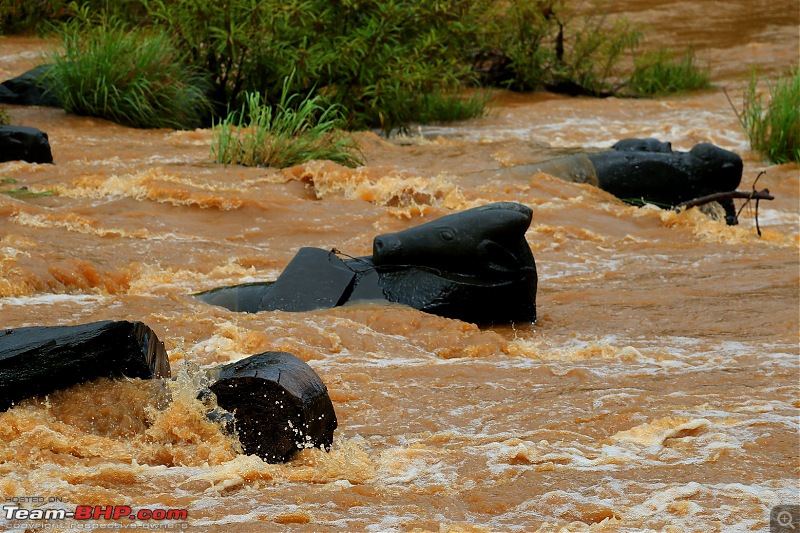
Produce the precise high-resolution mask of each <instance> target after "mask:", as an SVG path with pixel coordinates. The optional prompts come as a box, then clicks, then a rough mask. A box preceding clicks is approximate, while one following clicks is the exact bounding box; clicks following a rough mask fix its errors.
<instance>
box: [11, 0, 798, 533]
mask: <svg viewBox="0 0 800 533" xmlns="http://www.w3.org/2000/svg"><path fill="white" fill-rule="evenodd" d="M613 9H614V12H615V13H616V14H620V13H621V14H625V15H627V16H629V17H630V18H632V19H633V20H635V21H638V22H646V23H647V24H648V26H649V33H648V35H650V36H651V38H652V40H653V41H652V43H653V44H652V45H653V46H654V45H664V44H666V45H669V46H672V47H673V48H680V47H681V46H684V45H686V44H687V43H694V44H695V48H696V51H697V54H698V56H699V58H701V60H703V61H706V62H707V63H708V64H709V65H710V66H711V67H712V76H713V82H714V88H713V89H711V90H708V91H702V92H698V93H692V94H687V95H680V96H670V97H663V98H658V99H646V100H627V99H619V98H607V99H592V98H582V97H579V98H571V97H566V96H558V95H553V94H546V93H535V94H514V93H504V92H498V93H497V94H496V96H495V98H494V105H493V108H492V110H491V112H490V114H489V116H488V117H486V118H483V119H476V120H470V121H466V122H461V123H455V124H446V125H437V126H424V127H420V128H416V127H415V128H414V129H413V130H412V131H411V132H410V134H409V135H408V136H404V137H396V138H391V139H386V138H382V137H379V136H378V135H376V134H374V133H371V132H361V133H358V134H356V136H357V139H358V141H359V143H360V144H361V146H362V149H363V150H364V155H365V159H366V163H365V165H364V166H363V167H359V168H357V169H348V168H344V167H341V166H338V165H336V164H333V163H330V162H324V161H312V162H309V163H306V164H303V165H299V166H296V167H292V168H289V169H285V170H274V169H265V168H243V167H235V166H228V167H225V166H222V165H219V164H215V163H213V162H212V160H211V156H210V144H211V132H210V131H209V130H196V131H171V130H137V129H130V128H125V127H122V126H119V125H116V124H113V123H110V122H107V121H104V120H100V119H95V118H87V117H76V116H69V115H66V114H65V113H64V112H63V111H61V110H58V109H51V108H36V107H16V106H7V111H8V112H9V114H10V115H11V117H12V120H13V122H14V123H15V124H18V125H27V126H34V127H37V128H40V129H42V130H44V131H46V132H47V133H48V134H49V137H50V140H51V144H52V148H53V153H54V158H55V162H56V164H55V165H34V164H28V163H23V162H9V163H2V164H0V177H4V178H12V179H14V180H17V183H16V184H15V185H14V186H15V187H20V186H26V187H28V188H29V190H30V191H34V192H36V191H38V192H41V191H52V194H50V195H47V196H34V197H12V196H9V195H5V194H0V325H2V327H4V328H12V327H22V326H33V325H66V324H79V323H86V322H91V321H95V320H105V319H112V320H141V321H143V322H145V323H146V324H148V325H149V326H150V327H152V328H153V329H154V331H155V332H156V333H157V335H158V336H159V338H160V339H161V340H163V341H164V343H165V345H166V348H167V350H168V353H169V358H170V363H171V365H172V369H173V375H175V376H177V379H176V380H175V381H174V382H172V383H171V384H170V388H171V394H172V398H173V401H172V402H171V403H170V404H169V405H168V406H166V407H163V406H161V405H160V404H159V402H158V397H159V394H158V393H157V391H156V390H155V388H154V384H152V383H149V382H143V381H138V380H120V381H111V380H107V379H102V380H98V381H94V382H91V383H86V384H82V385H78V386H74V387H72V388H69V389H67V390H62V391H58V392H56V393H53V394H50V395H49V396H47V397H46V398H37V399H30V400H26V401H24V402H22V403H21V404H20V405H17V406H15V407H13V408H12V409H10V410H8V411H6V412H4V413H0V500H2V501H3V502H4V503H5V504H10V503H13V502H17V503H19V504H20V505H22V506H23V507H26V508H37V507H39V508H46V509H61V508H63V509H68V510H74V509H75V507H76V506H77V505H103V506H107V505H129V506H131V507H132V508H134V509H141V508H149V509H155V508H169V509H186V510H187V511H188V519H187V520H186V522H170V523H167V522H165V521H162V522H153V521H151V522H149V523H141V524H140V523H138V522H137V523H131V524H127V523H120V522H119V521H116V522H114V521H100V522H98V523H94V524H93V525H94V526H96V527H108V528H115V529H119V527H121V526H129V527H130V526H135V525H145V526H153V527H156V526H157V527H159V528H161V529H167V528H173V529H175V528H180V527H184V526H186V527H188V530H190V531H209V532H210V531H223V530H224V531H285V530H289V531H441V532H451V533H454V532H477V531H537V530H539V531H630V532H633V531H664V532H670V533H672V532H682V531H698V532H700V531H702V532H708V531H725V532H734V531H766V530H768V529H769V516H770V510H771V509H772V508H773V507H774V506H776V505H780V504H800V492H799V490H800V489H799V488H798V474H799V472H798V469H799V468H800V462H799V461H798V459H799V457H800V454H798V451H799V450H800V446H799V444H800V443H799V442H798V413H799V412H800V411H799V410H800V395H799V394H798V392H799V391H798V377H799V374H798V357H799V356H800V351H799V349H798V333H799V328H798V322H799V318H798V303H799V302H800V300H799V294H798V276H799V272H800V271H799V269H798V267H799V261H798V247H799V246H800V205H799V202H800V195H799V188H800V171H798V166H797V165H796V164H793V163H792V164H786V165H780V166H776V165H770V164H769V163H766V162H764V161H762V160H761V158H760V156H759V155H758V154H757V153H754V152H752V151H751V150H750V147H749V143H748V141H747V138H746V137H745V135H744V133H743V131H742V130H741V128H740V126H739V124H738V121H737V118H736V115H735V113H734V112H733V110H732V109H731V105H730V103H729V102H728V99H727V97H726V91H727V94H728V96H730V98H731V100H732V102H733V103H734V105H736V106H739V107H740V106H741V94H742V90H743V88H744V87H745V86H746V84H747V82H748V80H749V76H750V72H751V69H752V68H753V67H754V66H757V67H758V69H759V72H761V73H762V75H763V76H765V79H766V80H772V79H774V78H775V77H776V76H777V75H778V74H781V73H784V72H786V71H787V70H788V68H789V67H790V66H792V65H794V66H796V65H797V63H798V59H799V57H798V56H799V53H800V52H799V50H800V48H799V47H800V38H799V35H798V33H799V32H800V21H798V15H800V5H798V2H797V0H781V1H770V2H766V1H749V0H747V1H746V0H742V1H738V2H713V1H703V0H696V1H692V2H681V1H669V0H664V1H653V0H650V1H648V2H642V1H641V0H628V1H620V2H615V3H614V5H613ZM48 46H49V44H48V43H47V42H46V41H44V40H41V39H34V38H20V37H0V78H2V79H8V78H10V77H13V76H17V75H19V74H21V73H22V72H24V71H26V70H27V69H29V68H31V67H32V66H34V65H35V64H36V63H37V62H38V61H39V54H40V53H41V52H43V51H45V50H46V49H48ZM762 85H763V87H762V90H764V91H766V90H767V84H766V83H763V84H762ZM648 136H652V137H657V138H659V139H661V140H665V141H671V142H672V143H673V147H674V149H679V150H688V149H690V148H691V147H692V146H694V145H695V144H697V143H698V142H712V143H714V144H716V145H718V146H721V147H723V148H726V149H728V150H732V151H735V152H737V153H739V154H740V155H741V156H742V159H743V160H744V175H743V179H742V184H741V186H740V187H739V189H740V190H749V189H751V188H752V186H753V184H754V181H755V180H756V178H757V176H759V175H760V174H762V173H763V175H761V177H760V178H759V180H758V183H757V184H756V187H757V188H759V189H760V188H768V189H769V190H770V192H771V193H772V194H773V195H774V196H775V200H774V201H762V202H761V204H760V208H759V211H758V222H759V226H760V228H761V231H762V236H761V237H759V236H758V235H757V233H756V228H755V211H754V209H752V208H751V207H748V208H745V209H744V210H743V211H742V214H741V217H740V224H739V225H738V226H726V225H724V223H720V222H717V221H714V220H712V219H711V218H709V217H707V216H706V215H704V214H702V213H700V212H699V211H698V210H695V209H690V210H687V211H684V212H682V213H675V212H669V211H662V210H659V209H657V208H641V209H640V208H636V207H631V206H628V205H626V204H624V203H622V202H620V201H618V200H616V199H615V198H613V197H612V196H610V195H608V194H606V193H604V192H602V191H600V190H598V189H596V188H593V187H591V186H589V185H581V184H574V183H567V182H564V181H561V180H559V179H557V178H554V177H551V176H547V175H544V174H539V175H537V176H535V177H532V178H531V179H527V180H522V179H520V178H519V177H511V176H509V175H508V174H507V173H504V172H503V170H504V169H506V168H508V167H511V166H515V165H522V164H528V163H533V162H537V161H542V160H545V159H548V158H551V157H556V156H559V155H562V154H564V153H568V152H576V151H581V150H597V149H604V148H608V147H610V146H611V144H613V143H614V142H615V141H616V140H618V139H621V138H625V137H648ZM503 200H508V201H516V202H520V203H524V204H526V205H528V206H530V207H531V208H532V209H533V222H532V225H531V228H530V230H529V231H528V233H527V235H526V237H527V240H528V242H529V244H530V246H531V249H532V250H533V253H534V256H535V258H536V264H537V269H538V273H539V290H538V297H537V308H538V315H539V316H538V319H537V321H536V322H535V323H534V324H513V325H509V326H502V327H492V328H483V329H481V328H478V327H477V326H475V325H473V324H469V323H465V322H461V321H458V320H450V319H445V318H441V317H437V316H433V315H428V314H424V313H421V312H419V311H415V310H412V309H409V308H405V307H402V306H395V305H384V306H381V305H373V304H370V305H366V304H361V305H352V306H345V307H339V308H335V309H330V310H324V311H316V312H308V313H287V312H278V311H275V312H262V313H258V314H240V313H234V312H230V311H227V310H225V309H223V308H218V307H212V306H209V305H206V304H203V303H201V302H199V301H197V300H195V299H194V298H192V297H191V296H190V295H191V294H192V293H195V292H198V291H202V290H206V289H210V288H213V287H217V286H222V285H231V284H236V283H244V282H250V281H269V280H274V279H275V278H276V277H277V275H278V274H279V273H280V272H281V270H282V269H283V267H284V266H285V265H286V264H287V263H288V261H289V260H290V259H291V258H292V257H293V256H294V254H295V253H296V252H297V250H298V249H299V248H300V247H302V246H316V247H320V248H327V249H330V248H333V247H335V248H337V249H338V250H341V251H342V252H344V253H346V254H349V255H352V256H360V255H368V254H370V253H371V250H372V238H373V237H374V236H375V235H377V234H380V233H386V232H391V231H398V230H401V229H404V228H408V227H412V226H414V225H417V224H420V223H423V222H425V221H429V220H432V219H434V218H436V217H438V216H441V215H445V214H448V213H452V212H454V211H458V210H462V209H466V208H469V207H474V206H478V205H482V204H485V203H488V202H492V201H503ZM737 205H741V201H739V203H738V204H737ZM266 350H283V351H288V352H291V353H293V354H295V355H297V356H299V357H300V358H302V359H303V360H305V361H307V362H308V363H309V365H310V366H311V367H312V368H313V369H314V370H315V371H316V372H317V373H318V374H319V375H320V377H321V378H322V380H323V381H324V382H325V383H326V385H327V387H328V390H329V392H330V396H331V399H332V400H333V404H334V408H335V410H336V413H337V416H338V420H339V428H338V429H337V430H336V433H335V439H334V445H333V448H332V450H331V451H330V453H325V452H323V451H320V450H317V449H309V450H304V451H302V452H301V453H299V454H298V455H297V456H296V458H295V459H293V460H292V461H290V462H288V463H286V464H279V465H271V464H266V463H264V462H263V461H261V460H260V459H258V458H257V457H255V456H244V455H237V454H236V452H235V451H234V448H235V447H234V446H233V443H232V441H231V439H230V438H229V437H228V436H226V435H225V434H223V433H222V432H221V431H220V430H219V428H218V427H217V426H215V425H214V424H212V423H211V422H209V421H208V420H206V419H204V417H203V415H202V411H201V409H200V406H199V404H198V403H197V402H196V400H195V399H194V398H195V391H196V389H195V388H194V387H195V386H194V385H193V382H192V378H191V377H192V375H193V374H194V373H196V372H197V369H198V368H208V367H211V366H214V365H217V364H220V363H226V362H229V361H234V360H237V359H240V358H242V357H245V356H247V355H251V354H255V353H259V352H262V351H266ZM162 407H163V408H162ZM26 498H28V499H27V500H26ZM30 498H44V503H36V502H37V501H38V500H31V499H30ZM49 500H54V501H49ZM0 524H3V525H2V527H3V529H6V530H12V531H25V530H26V528H28V529H29V530H32V531H48V530H58V529H61V530H64V529H66V530H72V529H75V528H78V527H88V526H86V524H85V523H83V524H82V523H79V522H78V521H66V522H61V523H58V524H55V523H41V521H40V522H38V523H18V522H13V521H9V520H6V519H5V518H4V517H0ZM75 530H77V529H75Z"/></svg>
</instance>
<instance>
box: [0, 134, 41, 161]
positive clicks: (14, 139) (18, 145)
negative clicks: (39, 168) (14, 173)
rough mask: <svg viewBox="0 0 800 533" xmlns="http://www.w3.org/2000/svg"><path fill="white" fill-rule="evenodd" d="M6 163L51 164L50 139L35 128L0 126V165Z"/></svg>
mask: <svg viewBox="0 0 800 533" xmlns="http://www.w3.org/2000/svg"><path fill="white" fill-rule="evenodd" d="M6 161H27V162H28V163H52V162H53V153H52V152H51V151H50V139H49V138H48V137H47V134H46V133H45V132H43V131H41V130H38V129H36V128H29V127H27V126H0V163H5V162H6Z"/></svg>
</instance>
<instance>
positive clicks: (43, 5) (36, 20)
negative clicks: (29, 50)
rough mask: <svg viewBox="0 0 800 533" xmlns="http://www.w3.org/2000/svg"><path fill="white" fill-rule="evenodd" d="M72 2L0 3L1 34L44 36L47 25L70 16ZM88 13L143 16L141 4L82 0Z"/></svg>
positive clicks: (128, 0) (31, 0)
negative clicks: (34, 34)
mask: <svg viewBox="0 0 800 533" xmlns="http://www.w3.org/2000/svg"><path fill="white" fill-rule="evenodd" d="M72 4H74V2H72V1H71V0H2V1H0V34H15V33H31V32H38V33H43V32H44V31H46V30H47V29H48V28H49V24H50V23H52V22H55V21H66V20H68V19H69V18H70V17H71V13H72V10H73V8H72ZM83 5H85V6H86V7H87V8H88V9H89V10H90V11H91V12H93V13H99V12H105V13H106V14H107V15H120V16H122V15H124V16H126V17H129V19H135V18H139V17H141V16H142V15H144V9H143V8H142V5H141V1H140V0H84V2H83Z"/></svg>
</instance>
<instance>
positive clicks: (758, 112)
mask: <svg viewBox="0 0 800 533" xmlns="http://www.w3.org/2000/svg"><path fill="white" fill-rule="evenodd" d="M757 86H758V77H757V76H756V74H753V76H752V77H751V78H750V85H749V86H748V88H747V89H746V90H745V92H744V94H743V96H742V100H743V109H742V113H741V114H738V112H737V116H738V117H739V123H740V124H741V125H742V127H743V128H744V130H745V132H746V133H747V137H748V138H749V139H750V146H751V147H752V149H753V150H755V151H757V152H760V153H761V154H763V155H764V156H765V157H766V158H767V159H769V160H770V161H772V162H773V163H778V164H781V163H786V162H788V161H796V162H800V68H798V67H796V66H795V67H794V68H793V69H792V70H790V71H789V73H788V74H787V75H785V76H780V77H779V78H778V79H777V80H776V81H775V83H774V84H769V85H768V89H769V93H770V101H769V103H767V104H765V103H764V100H763V98H762V95H761V93H759V92H758V91H757ZM734 111H735V109H734Z"/></svg>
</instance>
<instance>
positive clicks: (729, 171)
mask: <svg viewBox="0 0 800 533" xmlns="http://www.w3.org/2000/svg"><path fill="white" fill-rule="evenodd" d="M688 154H689V157H690V159H691V165H692V168H693V169H694V172H693V174H694V176H695V177H696V179H697V180H698V181H701V182H702V184H703V188H705V189H707V190H708V191H709V192H708V194H710V193H712V192H727V191H732V190H734V189H736V187H738V186H739V183H740V182H741V181H742V168H743V165H742V158H741V157H739V155H738V154H735V153H733V152H729V151H728V150H725V149H723V148H720V147H719V146H714V145H713V144H710V143H700V144H697V145H695V146H694V147H693V148H692V149H691V150H689V152H688Z"/></svg>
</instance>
